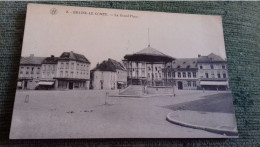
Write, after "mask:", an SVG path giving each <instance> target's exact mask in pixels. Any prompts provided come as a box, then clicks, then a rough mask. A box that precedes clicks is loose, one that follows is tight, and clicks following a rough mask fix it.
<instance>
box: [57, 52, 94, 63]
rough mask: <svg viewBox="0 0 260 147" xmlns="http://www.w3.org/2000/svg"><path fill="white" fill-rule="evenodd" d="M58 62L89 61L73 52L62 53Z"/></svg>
mask: <svg viewBox="0 0 260 147" xmlns="http://www.w3.org/2000/svg"><path fill="white" fill-rule="evenodd" d="M59 60H75V61H79V62H84V63H89V64H90V62H89V60H88V59H87V58H86V57H85V56H84V55H81V54H78V53H74V52H72V51H71V52H63V53H62V54H61V56H60V58H59Z"/></svg>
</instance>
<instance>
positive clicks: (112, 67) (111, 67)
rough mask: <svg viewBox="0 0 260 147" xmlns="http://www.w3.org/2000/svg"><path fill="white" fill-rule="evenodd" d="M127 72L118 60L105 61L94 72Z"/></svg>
mask: <svg viewBox="0 0 260 147" xmlns="http://www.w3.org/2000/svg"><path fill="white" fill-rule="evenodd" d="M117 69H119V70H126V69H125V67H124V66H123V65H122V64H121V63H120V62H117V61H116V60H113V59H108V60H105V61H103V62H102V63H101V64H98V65H97V66H96V67H95V68H94V69H93V70H92V71H96V70H98V71H112V72H116V70H117Z"/></svg>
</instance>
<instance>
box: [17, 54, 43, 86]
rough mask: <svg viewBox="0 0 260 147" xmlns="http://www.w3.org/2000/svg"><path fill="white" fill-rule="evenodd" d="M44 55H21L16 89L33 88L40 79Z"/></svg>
mask: <svg viewBox="0 0 260 147" xmlns="http://www.w3.org/2000/svg"><path fill="white" fill-rule="evenodd" d="M44 59H45V57H35V56H34V55H33V54H31V55H30V56H29V57H21V60H20V67H19V73H18V82H17V88H18V89H35V87H36V86H37V84H38V82H39V81H40V79H41V65H42V62H43V60H44Z"/></svg>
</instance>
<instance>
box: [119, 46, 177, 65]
mask: <svg viewBox="0 0 260 147" xmlns="http://www.w3.org/2000/svg"><path fill="white" fill-rule="evenodd" d="M124 58H125V59H127V60H130V61H151V62H152V61H153V62H158V61H166V62H169V61H172V60H175V58H173V57H171V56H168V55H165V54H164V53H162V52H160V51H158V50H156V49H154V48H152V47H150V45H149V46H148V47H146V48H144V49H142V50H141V51H139V52H136V53H134V54H131V55H125V57H124Z"/></svg>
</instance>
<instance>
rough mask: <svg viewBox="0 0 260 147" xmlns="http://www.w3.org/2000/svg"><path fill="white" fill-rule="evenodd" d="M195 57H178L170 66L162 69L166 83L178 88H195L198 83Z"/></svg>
mask: <svg viewBox="0 0 260 147" xmlns="http://www.w3.org/2000/svg"><path fill="white" fill-rule="evenodd" d="M197 75H198V68H197V58H179V59H176V60H174V61H173V62H172V68H165V69H164V81H165V83H166V85H169V86H175V87H176V88H177V89H180V90H195V89H197V85H198V76H197Z"/></svg>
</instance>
